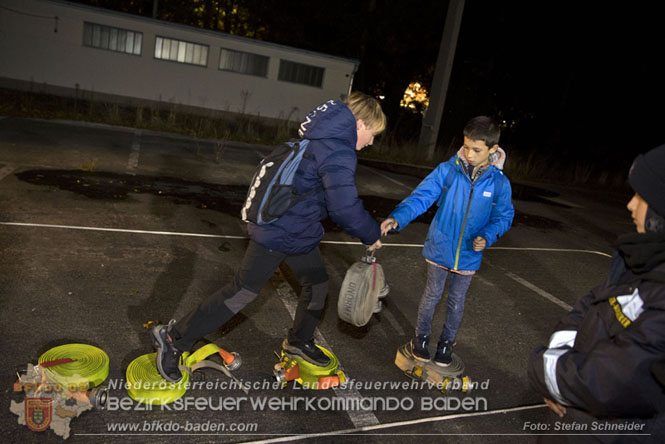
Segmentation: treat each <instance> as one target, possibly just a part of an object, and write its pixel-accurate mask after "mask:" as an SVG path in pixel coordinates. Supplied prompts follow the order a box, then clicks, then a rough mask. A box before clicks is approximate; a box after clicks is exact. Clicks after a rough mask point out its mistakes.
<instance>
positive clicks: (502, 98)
mask: <svg viewBox="0 0 665 444" xmlns="http://www.w3.org/2000/svg"><path fill="white" fill-rule="evenodd" d="M80 2H81V3H87V4H93V5H96V6H103V7H108V8H111V9H117V10H123V11H125V12H130V13H137V14H141V15H145V16H150V15H151V14H152V0H131V1H120V0H80ZM193 5H194V6H196V7H198V8H202V9H199V10H194V9H193ZM581 5H582V6H581ZM233 6H235V7H237V10H238V11H239V12H238V14H237V15H235V16H233V17H231V16H229V15H228V14H227V15H224V16H223V19H222V20H217V19H219V18H220V17H222V16H221V15H220V14H219V11H220V10H230V9H231V7H233ZM447 6H448V5H447V1H441V0H416V1H405V0H392V1H389V0H336V1H311V0H310V1H302V0H291V1H279V0H199V1H195V0H193V1H178V0H160V1H159V15H158V18H160V19H164V20H171V21H175V22H179V23H185V24H192V25H200V26H203V27H208V28H215V27H216V28H217V29H220V30H223V31H226V32H230V33H234V34H237V35H245V36H249V37H252V38H260V39H263V40H267V41H271V42H275V43H281V44H285V45H289V46H294V47H299V48H304V49H309V50H314V51H319V52H323V53H328V54H333V55H338V56H342V57H348V58H354V59H358V60H359V61H360V68H359V71H358V73H357V75H356V77H355V82H354V88H355V89H358V90H361V91H364V92H367V93H370V94H373V95H377V96H378V95H383V96H385V97H386V99H385V102H384V104H383V105H384V110H385V111H386V113H387V114H388V117H389V130H391V131H393V132H395V133H396V134H398V138H400V139H403V140H408V139H415V140H417V138H418V133H419V130H420V119H419V116H417V115H415V116H414V115H408V112H405V111H404V110H400V108H399V106H398V104H399V100H400V99H401V95H402V94H403V92H404V89H405V88H406V86H407V85H408V84H409V82H411V81H420V82H422V83H423V84H424V85H425V86H426V87H427V88H428V89H429V87H430V85H431V79H432V75H433V70H434V65H435V63H436V56H437V53H438V47H439V43H440V41H441V35H442V30H443V24H444V20H445V14H446V11H447ZM658 9H659V6H658V2H643V1H637V2H630V3H616V2H587V1H576V2H562V1H558V2H533V1H531V2H522V1H519V2H517V1H511V2H508V1H502V2H498V1H477V0H475V1H474V0H467V1H466V4H465V9H464V15H463V18H462V27H461V30H460V35H459V40H458V46H457V52H456V57H455V62H454V67H453V74H452V79H451V83H450V86H449V90H448V96H447V100H446V107H445V113H444V119H443V121H442V125H441V132H440V136H439V143H440V144H441V145H444V146H445V145H446V143H447V142H449V141H450V140H451V138H453V137H456V136H457V137H458V136H459V134H460V133H461V129H462V127H463V125H464V123H465V122H466V121H467V120H468V119H469V118H471V117H473V116H474V115H478V114H487V115H492V116H494V117H496V118H498V119H499V120H505V121H506V122H507V128H506V129H505V130H504V132H503V135H502V144H504V145H508V146H510V148H511V149H515V150H522V151H524V152H533V151H534V150H536V151H542V152H543V153H545V154H548V155H550V156H552V155H556V156H559V157H564V158H575V159H577V158H579V159H581V160H584V161H587V162H588V161H591V162H599V163H603V164H605V163H607V164H608V165H609V164H613V165H615V166H616V167H617V168H618V169H620V170H621V169H625V168H627V166H626V165H628V166H629V165H630V161H631V160H632V158H633V157H634V156H635V154H636V153H639V152H644V151H646V150H648V149H650V148H652V147H654V146H656V145H658V144H661V143H665V136H663V135H661V127H662V126H663V124H662V120H663V116H664V115H665V113H663V111H662V109H663V107H664V106H665V105H664V103H665V101H664V99H665V94H664V90H665V88H663V86H662V85H663V83H664V82H663V77H664V76H663V74H662V68H660V65H661V64H662V63H661V62H660V59H661V58H662V57H663V43H664V42H665V38H664V37H663V34H664V32H665V30H664V29H663V25H662V20H661V16H662V14H661V13H660V12H659V11H658ZM202 11H203V12H202Z"/></svg>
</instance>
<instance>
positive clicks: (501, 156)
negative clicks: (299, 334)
mask: <svg viewBox="0 0 665 444" xmlns="http://www.w3.org/2000/svg"><path fill="white" fill-rule="evenodd" d="M457 155H458V156H459V158H460V159H462V160H463V161H464V162H465V163H466V164H467V165H468V164H469V162H468V161H467V160H466V157H465V156H464V148H460V149H459V151H457ZM489 161H490V165H493V166H495V167H497V168H498V169H500V170H503V165H504V164H505V163H506V152H505V151H504V150H503V148H501V147H499V148H498V149H497V150H496V151H495V152H493V153H492V154H490V157H489Z"/></svg>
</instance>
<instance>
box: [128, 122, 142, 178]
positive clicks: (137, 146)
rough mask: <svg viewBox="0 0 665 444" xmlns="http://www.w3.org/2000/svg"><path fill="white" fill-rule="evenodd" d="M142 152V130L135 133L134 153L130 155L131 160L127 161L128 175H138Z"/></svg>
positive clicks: (133, 141)
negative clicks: (137, 170)
mask: <svg viewBox="0 0 665 444" xmlns="http://www.w3.org/2000/svg"><path fill="white" fill-rule="evenodd" d="M140 152H141V130H136V131H134V139H133V140H132V151H131V152H130V153H129V160H128V161H127V173H128V174H131V175H132V176H133V175H135V174H136V169H137V168H138V166H139V153H140Z"/></svg>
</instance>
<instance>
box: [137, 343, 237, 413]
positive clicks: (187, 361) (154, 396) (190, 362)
mask: <svg viewBox="0 0 665 444" xmlns="http://www.w3.org/2000/svg"><path fill="white" fill-rule="evenodd" d="M218 353H219V354H222V353H226V354H228V352H226V351H225V350H222V349H220V347H219V346H218V345H216V344H213V343H211V344H207V345H204V346H203V347H201V348H199V349H198V350H196V351H195V352H194V353H191V354H190V353H188V352H185V353H183V354H182V365H181V366H180V372H181V374H182V379H181V380H180V381H178V382H175V383H173V382H168V381H167V380H165V379H164V378H162V375H160V374H159V371H158V370H157V367H156V365H155V357H156V355H157V354H156V353H150V354H147V355H142V356H139V357H138V358H136V359H134V360H133V361H132V362H131V363H130V364H129V366H128V367H127V393H128V394H129V396H130V397H131V398H132V399H133V400H135V401H138V402H141V403H144V404H158V405H159V404H169V403H171V402H173V401H175V400H176V399H178V398H181V397H182V396H183V395H184V394H185V392H187V388H188V387H189V380H190V377H189V375H190V372H193V371H196V370H198V369H199V368H213V369H216V370H219V371H221V372H222V373H225V374H227V376H230V377H232V378H233V376H232V375H231V373H229V371H228V367H229V365H228V364H226V365H219V364H215V363H213V362H212V361H208V360H206V358H207V357H209V356H211V355H215V354H218ZM234 355H236V354H234ZM239 358H240V357H239V356H237V355H236V356H235V360H239ZM238 365H239V364H238ZM238 382H239V381H238Z"/></svg>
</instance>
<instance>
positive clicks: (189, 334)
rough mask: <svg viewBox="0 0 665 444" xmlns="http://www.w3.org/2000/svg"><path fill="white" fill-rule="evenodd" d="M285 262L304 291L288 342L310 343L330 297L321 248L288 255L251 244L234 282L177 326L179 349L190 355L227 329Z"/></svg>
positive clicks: (175, 328) (211, 296) (180, 321)
mask: <svg viewBox="0 0 665 444" xmlns="http://www.w3.org/2000/svg"><path fill="white" fill-rule="evenodd" d="M282 262H286V263H287V265H288V266H289V267H290V268H291V270H292V271H293V273H294V274H295V276H296V278H297V279H298V282H300V285H301V287H302V291H301V293H300V298H299V301H298V308H297V309H296V315H295V319H294V320H293V327H292V328H291V329H290V330H289V335H288V339H289V341H290V342H293V341H296V342H298V341H305V342H306V341H310V340H311V339H312V338H313V336H314V329H316V326H317V324H318V323H319V319H320V317H321V313H322V312H323V307H324V305H325V302H326V297H327V296H328V274H327V273H326V269H325V267H324V265H323V260H322V259H321V253H320V252H319V248H318V247H317V248H315V249H314V250H312V251H310V252H309V253H305V254H299V255H287V254H285V253H282V252H279V251H275V250H270V249H268V248H265V247H264V246H262V245H259V244H257V243H256V242H254V241H250V242H249V247H248V248H247V251H246V252H245V257H244V258H243V260H242V264H241V265H240V268H239V269H238V271H237V272H236V274H235V276H234V278H233V281H232V282H230V283H229V284H227V285H226V286H224V287H223V288H222V289H220V290H218V291H216V292H215V293H213V294H212V295H210V296H209V297H208V299H207V300H205V301H203V302H201V303H200V304H199V305H198V306H197V307H196V308H195V309H194V310H192V311H191V312H189V313H188V314H187V315H185V316H184V317H183V318H182V319H181V320H179V321H178V322H176V324H175V326H174V329H173V333H172V334H173V336H174V340H175V345H176V347H177V348H178V349H180V350H182V351H189V350H191V348H192V346H193V345H194V343H195V342H196V341H198V340H199V339H200V338H201V337H203V336H204V335H206V334H208V333H211V332H213V331H215V330H217V329H218V328H219V327H221V326H222V325H224V324H225V323H226V322H227V321H228V320H229V319H231V318H232V317H233V316H234V315H235V314H236V313H238V312H239V311H240V310H242V309H243V308H244V307H245V305H247V304H249V303H250V302H251V301H252V300H254V298H255V297H256V296H257V295H258V294H259V292H260V291H261V288H263V286H264V285H265V284H266V282H268V279H270V276H272V274H273V273H274V272H275V270H277V268H278V267H279V265H280V264H281V263H282Z"/></svg>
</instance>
